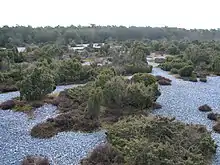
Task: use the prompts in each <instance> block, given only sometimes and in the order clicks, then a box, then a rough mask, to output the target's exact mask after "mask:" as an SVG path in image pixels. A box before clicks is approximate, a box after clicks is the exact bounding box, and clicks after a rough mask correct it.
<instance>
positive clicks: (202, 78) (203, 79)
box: [199, 77, 207, 82]
mask: <svg viewBox="0 0 220 165" xmlns="http://www.w3.org/2000/svg"><path fill="white" fill-rule="evenodd" d="M199 81H201V82H207V78H206V77H201V78H200V79H199Z"/></svg>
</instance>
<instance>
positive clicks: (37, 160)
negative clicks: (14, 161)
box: [21, 155, 50, 165]
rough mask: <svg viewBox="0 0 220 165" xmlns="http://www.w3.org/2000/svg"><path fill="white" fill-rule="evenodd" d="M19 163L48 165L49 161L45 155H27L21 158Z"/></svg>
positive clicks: (24, 164)
mask: <svg viewBox="0 0 220 165" xmlns="http://www.w3.org/2000/svg"><path fill="white" fill-rule="evenodd" d="M21 165H50V162H49V160H48V158H47V157H42V156H36V155H35V156H33V155H29V156H26V157H25V158H24V159H23V161H22V163H21Z"/></svg>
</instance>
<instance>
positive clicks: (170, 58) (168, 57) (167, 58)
mask: <svg viewBox="0 0 220 165" xmlns="http://www.w3.org/2000/svg"><path fill="white" fill-rule="evenodd" d="M173 59H174V57H172V56H167V57H166V61H167V62H171V61H173Z"/></svg>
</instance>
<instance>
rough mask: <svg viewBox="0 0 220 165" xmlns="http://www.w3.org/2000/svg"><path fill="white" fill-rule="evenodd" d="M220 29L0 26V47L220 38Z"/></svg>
mask: <svg viewBox="0 0 220 165" xmlns="http://www.w3.org/2000/svg"><path fill="white" fill-rule="evenodd" d="M219 39H220V30H219V29H211V30H205V29H191V30H187V29H183V28H172V27H155V28H153V27H134V26H132V27H124V26H96V25H92V26H68V27H63V26H57V27H50V26H47V27H37V28H34V27H31V26H27V27H25V26H15V27H9V26H3V27H1V28H0V47H6V48H9V47H13V46H26V45H29V44H37V45H39V44H45V43H56V44H61V45H67V44H69V45H75V44H78V43H92V42H97V43H100V42H106V41H111V40H113V41H125V40H200V41H201V40H219Z"/></svg>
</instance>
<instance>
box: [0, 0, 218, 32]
mask: <svg viewBox="0 0 220 165" xmlns="http://www.w3.org/2000/svg"><path fill="white" fill-rule="evenodd" d="M0 6H1V9H0V26H3V25H8V26H15V25H24V26H28V25H31V26H33V27H37V26H57V25H60V26H69V25H89V24H96V25H124V26H152V27H161V26H162V27H163V26H169V27H180V28H186V29H193V28H200V29H214V28H220V21H219V18H220V11H219V6H220V0H0Z"/></svg>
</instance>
